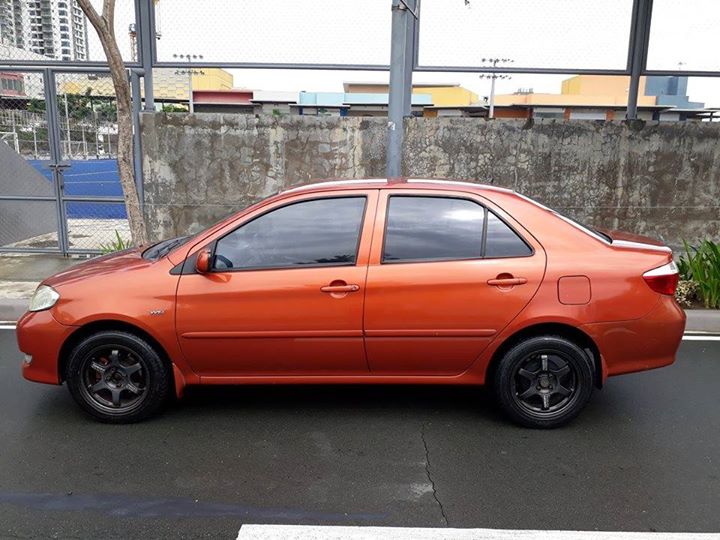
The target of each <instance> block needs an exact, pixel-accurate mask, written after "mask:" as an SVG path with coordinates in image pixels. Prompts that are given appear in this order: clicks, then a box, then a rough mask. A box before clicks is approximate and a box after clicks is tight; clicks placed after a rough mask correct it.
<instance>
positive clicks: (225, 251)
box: [214, 197, 366, 270]
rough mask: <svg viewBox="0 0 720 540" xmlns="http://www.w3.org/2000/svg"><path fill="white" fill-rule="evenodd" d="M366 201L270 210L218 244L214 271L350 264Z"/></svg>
mask: <svg viewBox="0 0 720 540" xmlns="http://www.w3.org/2000/svg"><path fill="white" fill-rule="evenodd" d="M365 201H366V199H365V197H343V198H327V199H315V200H310V201H303V202H299V203H295V204H290V205H288V206H283V207H281V208H278V209H276V210H272V211H270V212H268V213H267V214H263V215H262V216H260V217H258V218H256V219H254V220H252V221H250V222H249V223H246V224H244V225H242V226H241V227H239V228H238V229H235V230H234V231H233V232H231V233H230V234H228V235H227V236H225V237H223V238H221V239H220V240H218V242H217V246H216V248H215V257H214V261H215V262H214V268H215V269H218V270H224V269H228V268H239V269H249V268H255V269H263V268H296V267H307V266H348V265H353V264H355V261H356V258H357V250H358V244H359V239H360V230H361V228H362V221H363V215H364V212H365Z"/></svg>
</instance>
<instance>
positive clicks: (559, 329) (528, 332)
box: [485, 322, 603, 388]
mask: <svg viewBox="0 0 720 540" xmlns="http://www.w3.org/2000/svg"><path fill="white" fill-rule="evenodd" d="M543 335H555V336H561V337H564V338H567V339H569V340H570V341H572V342H573V343H575V344H576V345H578V346H579V347H580V348H581V349H582V350H584V351H585V353H586V354H588V356H590V361H591V362H592V364H593V370H594V372H595V386H596V387H597V388H602V384H603V368H602V359H601V356H600V349H599V348H598V346H597V344H596V343H595V341H593V339H592V338H591V337H590V336H589V335H588V334H586V333H585V332H583V331H582V330H580V329H579V328H577V327H576V326H572V325H570V324H566V323H559V322H543V323H536V324H532V325H530V326H526V327H524V328H521V329H520V330H518V331H516V332H515V333H514V334H512V335H510V336H509V337H507V338H506V339H505V340H504V341H503V343H502V344H501V345H500V346H499V347H498V348H497V349H496V350H495V351H494V352H493V355H492V357H491V358H490V362H489V363H488V366H487V368H486V370H485V380H486V381H492V380H493V377H494V374H495V370H496V369H497V366H498V364H499V363H500V361H501V360H502V358H503V356H505V353H506V352H507V351H509V350H510V349H511V348H512V347H514V346H515V345H517V344H518V343H520V342H522V341H524V340H526V339H529V338H532V337H536V336H543Z"/></svg>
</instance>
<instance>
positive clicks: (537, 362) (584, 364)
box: [493, 336, 594, 428]
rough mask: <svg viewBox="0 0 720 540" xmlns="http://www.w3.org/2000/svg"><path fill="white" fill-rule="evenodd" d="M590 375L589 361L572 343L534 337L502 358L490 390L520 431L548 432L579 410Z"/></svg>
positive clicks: (588, 392)
mask: <svg viewBox="0 0 720 540" xmlns="http://www.w3.org/2000/svg"><path fill="white" fill-rule="evenodd" d="M593 374H594V370H593V366H592V363H591V361H590V359H589V358H588V357H587V355H586V354H585V352H584V351H583V350H582V349H581V348H580V347H578V346H577V345H576V344H575V343H573V342H572V341H570V340H568V339H566V338H564V337H560V336H537V337H533V338H530V339H528V340H526V341H523V342H521V343H519V344H517V345H515V346H514V347H513V348H512V349H510V350H509V351H508V352H507V353H506V354H505V356H504V357H503V358H502V360H501V361H500V364H499V366H498V368H497V370H496V371H495V377H494V381H493V385H494V390H495V394H496V396H497V399H498V401H499V403H500V405H501V407H502V409H503V410H504V411H505V413H506V414H507V415H508V416H509V417H510V418H511V419H512V420H514V421H515V422H517V423H518V424H520V425H523V426H526V427H533V428H554V427H559V426H562V425H564V424H566V423H568V422H569V421H570V420H572V419H573V418H575V417H576V416H577V415H578V414H579V413H580V411H581V410H582V409H583V407H585V405H586V404H587V402H588V400H589V399H590V395H591V394H592V389H593V382H594V381H593Z"/></svg>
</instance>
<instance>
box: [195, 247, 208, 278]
mask: <svg viewBox="0 0 720 540" xmlns="http://www.w3.org/2000/svg"><path fill="white" fill-rule="evenodd" d="M211 259H212V254H211V253H210V250H209V249H208V248H204V249H201V250H200V251H199V252H198V254H197V258H196V259H195V270H197V271H198V272H199V273H200V274H207V273H208V272H209V271H210V266H211V265H210V260H211Z"/></svg>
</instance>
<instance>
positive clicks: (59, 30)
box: [0, 0, 137, 64]
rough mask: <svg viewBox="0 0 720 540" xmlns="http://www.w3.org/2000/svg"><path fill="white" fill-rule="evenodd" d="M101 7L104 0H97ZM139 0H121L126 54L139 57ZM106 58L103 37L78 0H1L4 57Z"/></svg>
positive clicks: (118, 16)
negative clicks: (92, 24)
mask: <svg viewBox="0 0 720 540" xmlns="http://www.w3.org/2000/svg"><path fill="white" fill-rule="evenodd" d="M92 3H93V5H94V6H95V7H96V9H97V10H98V11H100V10H102V2H97V1H93V2H92ZM135 27H136V20H135V3H134V0H116V2H115V35H116V37H117V41H118V46H119V48H120V52H121V54H122V56H123V59H124V60H126V61H129V62H132V61H135V60H137V46H136V45H137V34H136V31H135ZM3 61H5V62H10V61H12V62H23V63H33V62H35V63H56V64H60V63H65V64H66V63H72V62H105V61H106V58H105V54H104V52H103V48H102V45H101V44H100V40H99V39H98V37H97V34H96V33H95V30H94V29H93V28H92V26H91V24H90V22H89V21H88V19H87V17H85V15H84V13H83V12H82V10H81V9H80V6H79V5H78V4H77V2H75V0H43V1H38V0H0V62H3Z"/></svg>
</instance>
